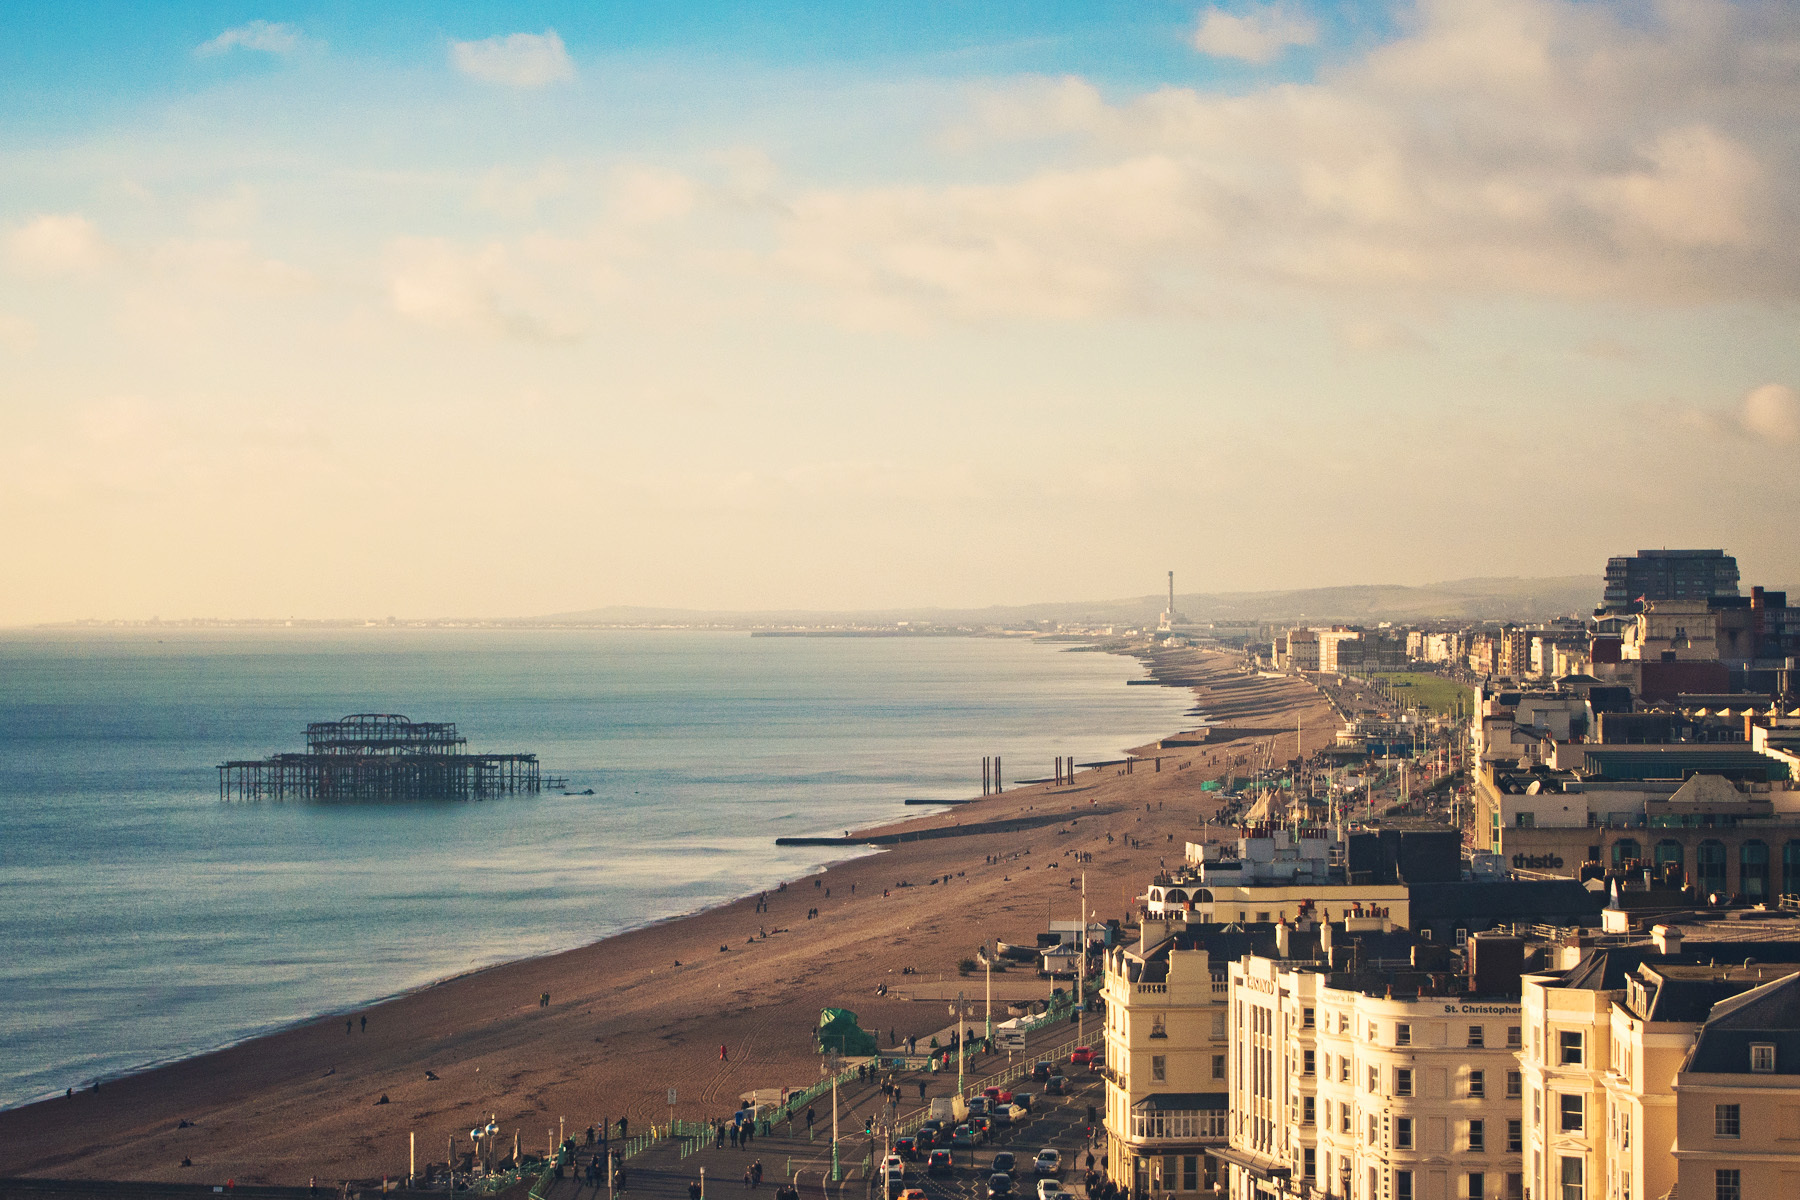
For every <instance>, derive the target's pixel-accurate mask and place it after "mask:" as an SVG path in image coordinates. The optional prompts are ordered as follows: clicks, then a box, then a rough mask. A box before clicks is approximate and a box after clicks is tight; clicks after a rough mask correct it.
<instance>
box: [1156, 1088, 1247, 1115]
mask: <svg viewBox="0 0 1800 1200" xmlns="http://www.w3.org/2000/svg"><path fill="white" fill-rule="evenodd" d="M1230 1107H1231V1101H1230V1097H1229V1096H1228V1095H1227V1094H1226V1093H1224V1092H1152V1093H1150V1094H1149V1095H1148V1096H1145V1097H1144V1098H1143V1099H1142V1100H1139V1101H1138V1102H1137V1103H1136V1104H1133V1105H1132V1106H1131V1110H1132V1111H1133V1112H1220V1111H1223V1110H1225V1109H1227V1108H1230Z"/></svg>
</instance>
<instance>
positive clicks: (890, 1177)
mask: <svg viewBox="0 0 1800 1200" xmlns="http://www.w3.org/2000/svg"><path fill="white" fill-rule="evenodd" d="M881 1176H882V1178H883V1179H886V1180H887V1181H888V1187H890V1188H892V1187H893V1186H894V1185H895V1184H897V1183H899V1182H900V1181H901V1180H903V1179H905V1178H906V1160H905V1159H904V1158H901V1157H900V1156H899V1155H898V1154H890V1155H888V1156H887V1157H886V1158H884V1159H882V1160H881Z"/></svg>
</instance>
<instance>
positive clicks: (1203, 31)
mask: <svg viewBox="0 0 1800 1200" xmlns="http://www.w3.org/2000/svg"><path fill="white" fill-rule="evenodd" d="M1318 39H1319V27H1318V26H1317V25H1316V24H1314V23H1313V21H1312V19H1311V18H1309V17H1307V16H1305V15H1304V14H1302V13H1297V12H1295V11H1294V10H1293V9H1291V8H1290V7H1289V6H1288V5H1286V4H1271V5H1267V6H1265V7H1261V8H1251V9H1249V10H1248V11H1246V12H1245V13H1244V14H1243V15H1241V16H1239V15H1235V14H1233V13H1229V12H1226V11H1224V10H1223V9H1218V8H1209V9H1207V10H1206V11H1205V13H1204V14H1203V15H1202V16H1201V18H1200V27H1199V28H1198V29H1196V30H1195V31H1194V39H1193V40H1194V49H1196V50H1198V51H1200V53H1202V54H1208V55H1211V56H1212V57H1214V58H1236V59H1241V60H1242V61H1244V62H1249V63H1266V62H1271V61H1273V60H1274V59H1275V57H1276V56H1277V55H1279V54H1280V53H1281V52H1282V51H1283V50H1286V49H1287V48H1288V47H1289V46H1310V45H1312V44H1313V43H1314V42H1316V41H1318Z"/></svg>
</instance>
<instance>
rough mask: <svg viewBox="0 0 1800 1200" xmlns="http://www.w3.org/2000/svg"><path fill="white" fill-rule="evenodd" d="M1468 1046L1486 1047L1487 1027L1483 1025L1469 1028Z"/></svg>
mask: <svg viewBox="0 0 1800 1200" xmlns="http://www.w3.org/2000/svg"><path fill="white" fill-rule="evenodd" d="M1469 1045H1471V1046H1485V1045H1487V1026H1485V1025H1471V1026H1469Z"/></svg>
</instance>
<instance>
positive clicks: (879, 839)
mask: <svg viewBox="0 0 1800 1200" xmlns="http://www.w3.org/2000/svg"><path fill="white" fill-rule="evenodd" d="M1118 811H1119V810H1118V808H1117V807H1108V808H1088V809H1082V810H1081V811H1079V812H1077V811H1075V810H1073V809H1071V810H1069V811H1067V812H1059V813H1032V814H1031V815H1030V816H1027V817H1008V818H1005V819H1003V820H998V821H975V822H973V823H971V824H968V825H934V826H932V827H931V828H929V829H908V830H906V831H904V832H901V833H869V834H852V835H851V836H849V837H779V838H776V839H775V844H776V845H777V846H898V845H900V844H902V843H903V842H929V841H934V840H936V839H938V838H953V837H975V836H977V835H979V834H984V833H1011V832H1013V831H1015V830H1019V829H1041V828H1042V827H1043V826H1045V825H1066V824H1067V823H1069V822H1070V821H1074V820H1078V819H1079V818H1081V817H1103V816H1107V815H1108V814H1110V813H1115V812H1118Z"/></svg>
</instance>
